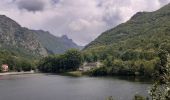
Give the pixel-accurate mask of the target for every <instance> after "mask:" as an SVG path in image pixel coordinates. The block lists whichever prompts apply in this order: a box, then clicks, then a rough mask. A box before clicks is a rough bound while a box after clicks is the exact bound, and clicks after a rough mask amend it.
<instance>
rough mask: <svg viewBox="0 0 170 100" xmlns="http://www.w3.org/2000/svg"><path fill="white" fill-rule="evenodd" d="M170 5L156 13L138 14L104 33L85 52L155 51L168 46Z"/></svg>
mask: <svg viewBox="0 0 170 100" xmlns="http://www.w3.org/2000/svg"><path fill="white" fill-rule="evenodd" d="M169 19H170V4H168V5H166V6H164V7H163V8H161V9H159V10H157V11H154V12H138V13H137V14H135V15H134V16H133V17H132V18H131V19H130V20H129V21H127V22H126V23H122V24H120V25H118V26H117V27H115V28H113V29H111V30H108V31H106V32H104V33H102V34H101V35H100V36H99V37H98V38H97V39H95V40H94V41H92V42H91V43H90V44H88V45H87V46H86V47H85V49H84V50H89V49H95V48H98V47H103V46H104V47H114V49H116V48H117V49H119V48H120V49H121V48H122V49H155V46H158V45H159V47H161V46H162V45H168V43H169V42H170V41H169V38H170V37H169V35H170V20H169Z"/></svg>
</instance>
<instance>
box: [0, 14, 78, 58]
mask: <svg viewBox="0 0 170 100" xmlns="http://www.w3.org/2000/svg"><path fill="white" fill-rule="evenodd" d="M70 48H79V46H77V45H76V44H75V43H74V42H73V41H72V40H71V39H68V38H67V36H63V37H56V36H54V35H51V34H50V33H49V32H46V31H43V30H30V29H28V28H24V27H21V26H20V25H19V24H18V23H17V22H15V21H14V20H12V19H10V18H8V17H6V16H5V15H0V49H7V50H9V51H13V52H15V51H16V52H19V53H20V52H22V53H27V54H30V55H33V56H47V55H48V53H55V54H58V53H63V52H65V51H66V50H68V49H70Z"/></svg>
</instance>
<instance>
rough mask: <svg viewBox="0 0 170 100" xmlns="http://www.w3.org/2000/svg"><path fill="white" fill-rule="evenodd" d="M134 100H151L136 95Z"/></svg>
mask: <svg viewBox="0 0 170 100" xmlns="http://www.w3.org/2000/svg"><path fill="white" fill-rule="evenodd" d="M133 100H149V98H146V99H145V98H144V97H143V96H140V95H135V96H134V98H133Z"/></svg>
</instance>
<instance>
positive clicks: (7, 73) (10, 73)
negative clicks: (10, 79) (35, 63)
mask: <svg viewBox="0 0 170 100" xmlns="http://www.w3.org/2000/svg"><path fill="white" fill-rule="evenodd" d="M34 73H35V72H6V73H0V76H4V75H22V74H34Z"/></svg>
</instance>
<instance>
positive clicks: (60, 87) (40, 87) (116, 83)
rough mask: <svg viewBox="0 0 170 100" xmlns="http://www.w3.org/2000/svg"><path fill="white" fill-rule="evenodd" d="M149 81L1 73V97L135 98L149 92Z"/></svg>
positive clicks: (19, 99)
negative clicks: (3, 74) (2, 74)
mask: <svg viewBox="0 0 170 100" xmlns="http://www.w3.org/2000/svg"><path fill="white" fill-rule="evenodd" d="M149 86H150V85H149V84H147V83H139V82H131V81H126V80H120V79H117V78H89V77H79V78H76V77H68V76H58V75H36V74H35V75H12V76H0V100H105V98H106V97H108V96H113V97H114V98H115V100H132V97H133V96H134V95H135V94H142V95H146V94H147V90H148V88H149Z"/></svg>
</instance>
